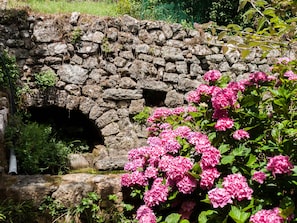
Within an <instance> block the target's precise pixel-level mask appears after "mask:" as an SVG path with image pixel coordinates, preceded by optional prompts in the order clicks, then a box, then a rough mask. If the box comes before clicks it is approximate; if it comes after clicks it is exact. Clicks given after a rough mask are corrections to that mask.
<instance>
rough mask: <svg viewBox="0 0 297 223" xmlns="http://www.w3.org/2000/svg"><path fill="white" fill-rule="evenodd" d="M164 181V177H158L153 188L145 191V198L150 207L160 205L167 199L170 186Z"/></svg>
mask: <svg viewBox="0 0 297 223" xmlns="http://www.w3.org/2000/svg"><path fill="white" fill-rule="evenodd" d="M162 182H163V179H162V178H156V179H155V180H154V182H153V185H152V187H151V189H150V190H147V191H146V192H144V196H143V200H144V202H145V204H146V205H147V206H148V207H153V206H155V205H159V204H160V203H163V202H165V201H166V200H167V196H168V186H167V185H164V184H163V183H162Z"/></svg>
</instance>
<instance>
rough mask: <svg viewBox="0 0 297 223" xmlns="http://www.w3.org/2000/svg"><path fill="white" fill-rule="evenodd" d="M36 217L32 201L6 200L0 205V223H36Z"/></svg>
mask: <svg viewBox="0 0 297 223" xmlns="http://www.w3.org/2000/svg"><path fill="white" fill-rule="evenodd" d="M36 217H37V213H36V211H35V209H34V207H33V202H31V201H23V202H15V201H13V200H11V199H5V200H3V201H1V203H0V222H7V223H14V222H35V220H36Z"/></svg>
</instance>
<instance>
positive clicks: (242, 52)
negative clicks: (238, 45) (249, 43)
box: [241, 50, 251, 59]
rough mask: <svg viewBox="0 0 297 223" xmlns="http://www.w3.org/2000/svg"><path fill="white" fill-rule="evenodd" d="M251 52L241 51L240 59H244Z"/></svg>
mask: <svg viewBox="0 0 297 223" xmlns="http://www.w3.org/2000/svg"><path fill="white" fill-rule="evenodd" d="M250 53H251V50H242V51H241V57H242V59H245V58H246V57H247V56H248V55H250Z"/></svg>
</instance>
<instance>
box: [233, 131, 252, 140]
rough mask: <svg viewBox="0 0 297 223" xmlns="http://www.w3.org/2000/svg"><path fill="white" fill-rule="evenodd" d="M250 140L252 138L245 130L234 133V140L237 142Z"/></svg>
mask: <svg viewBox="0 0 297 223" xmlns="http://www.w3.org/2000/svg"><path fill="white" fill-rule="evenodd" d="M249 138H250V134H249V133H248V132H247V131H245V130H243V129H239V130H236V131H235V132H234V133H233V139H235V140H241V139H249Z"/></svg>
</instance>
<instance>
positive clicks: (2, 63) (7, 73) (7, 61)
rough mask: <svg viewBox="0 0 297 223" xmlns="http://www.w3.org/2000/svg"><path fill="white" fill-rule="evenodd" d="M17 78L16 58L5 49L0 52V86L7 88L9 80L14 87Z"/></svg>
mask: <svg viewBox="0 0 297 223" xmlns="http://www.w3.org/2000/svg"><path fill="white" fill-rule="evenodd" d="M18 78H19V70H18V67H17V64H16V59H15V57H13V56H10V55H9V54H8V52H7V51H3V52H1V57H0V86H2V87H4V88H9V87H10V84H9V81H11V84H12V87H13V88H15V86H16V82H17V80H18Z"/></svg>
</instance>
